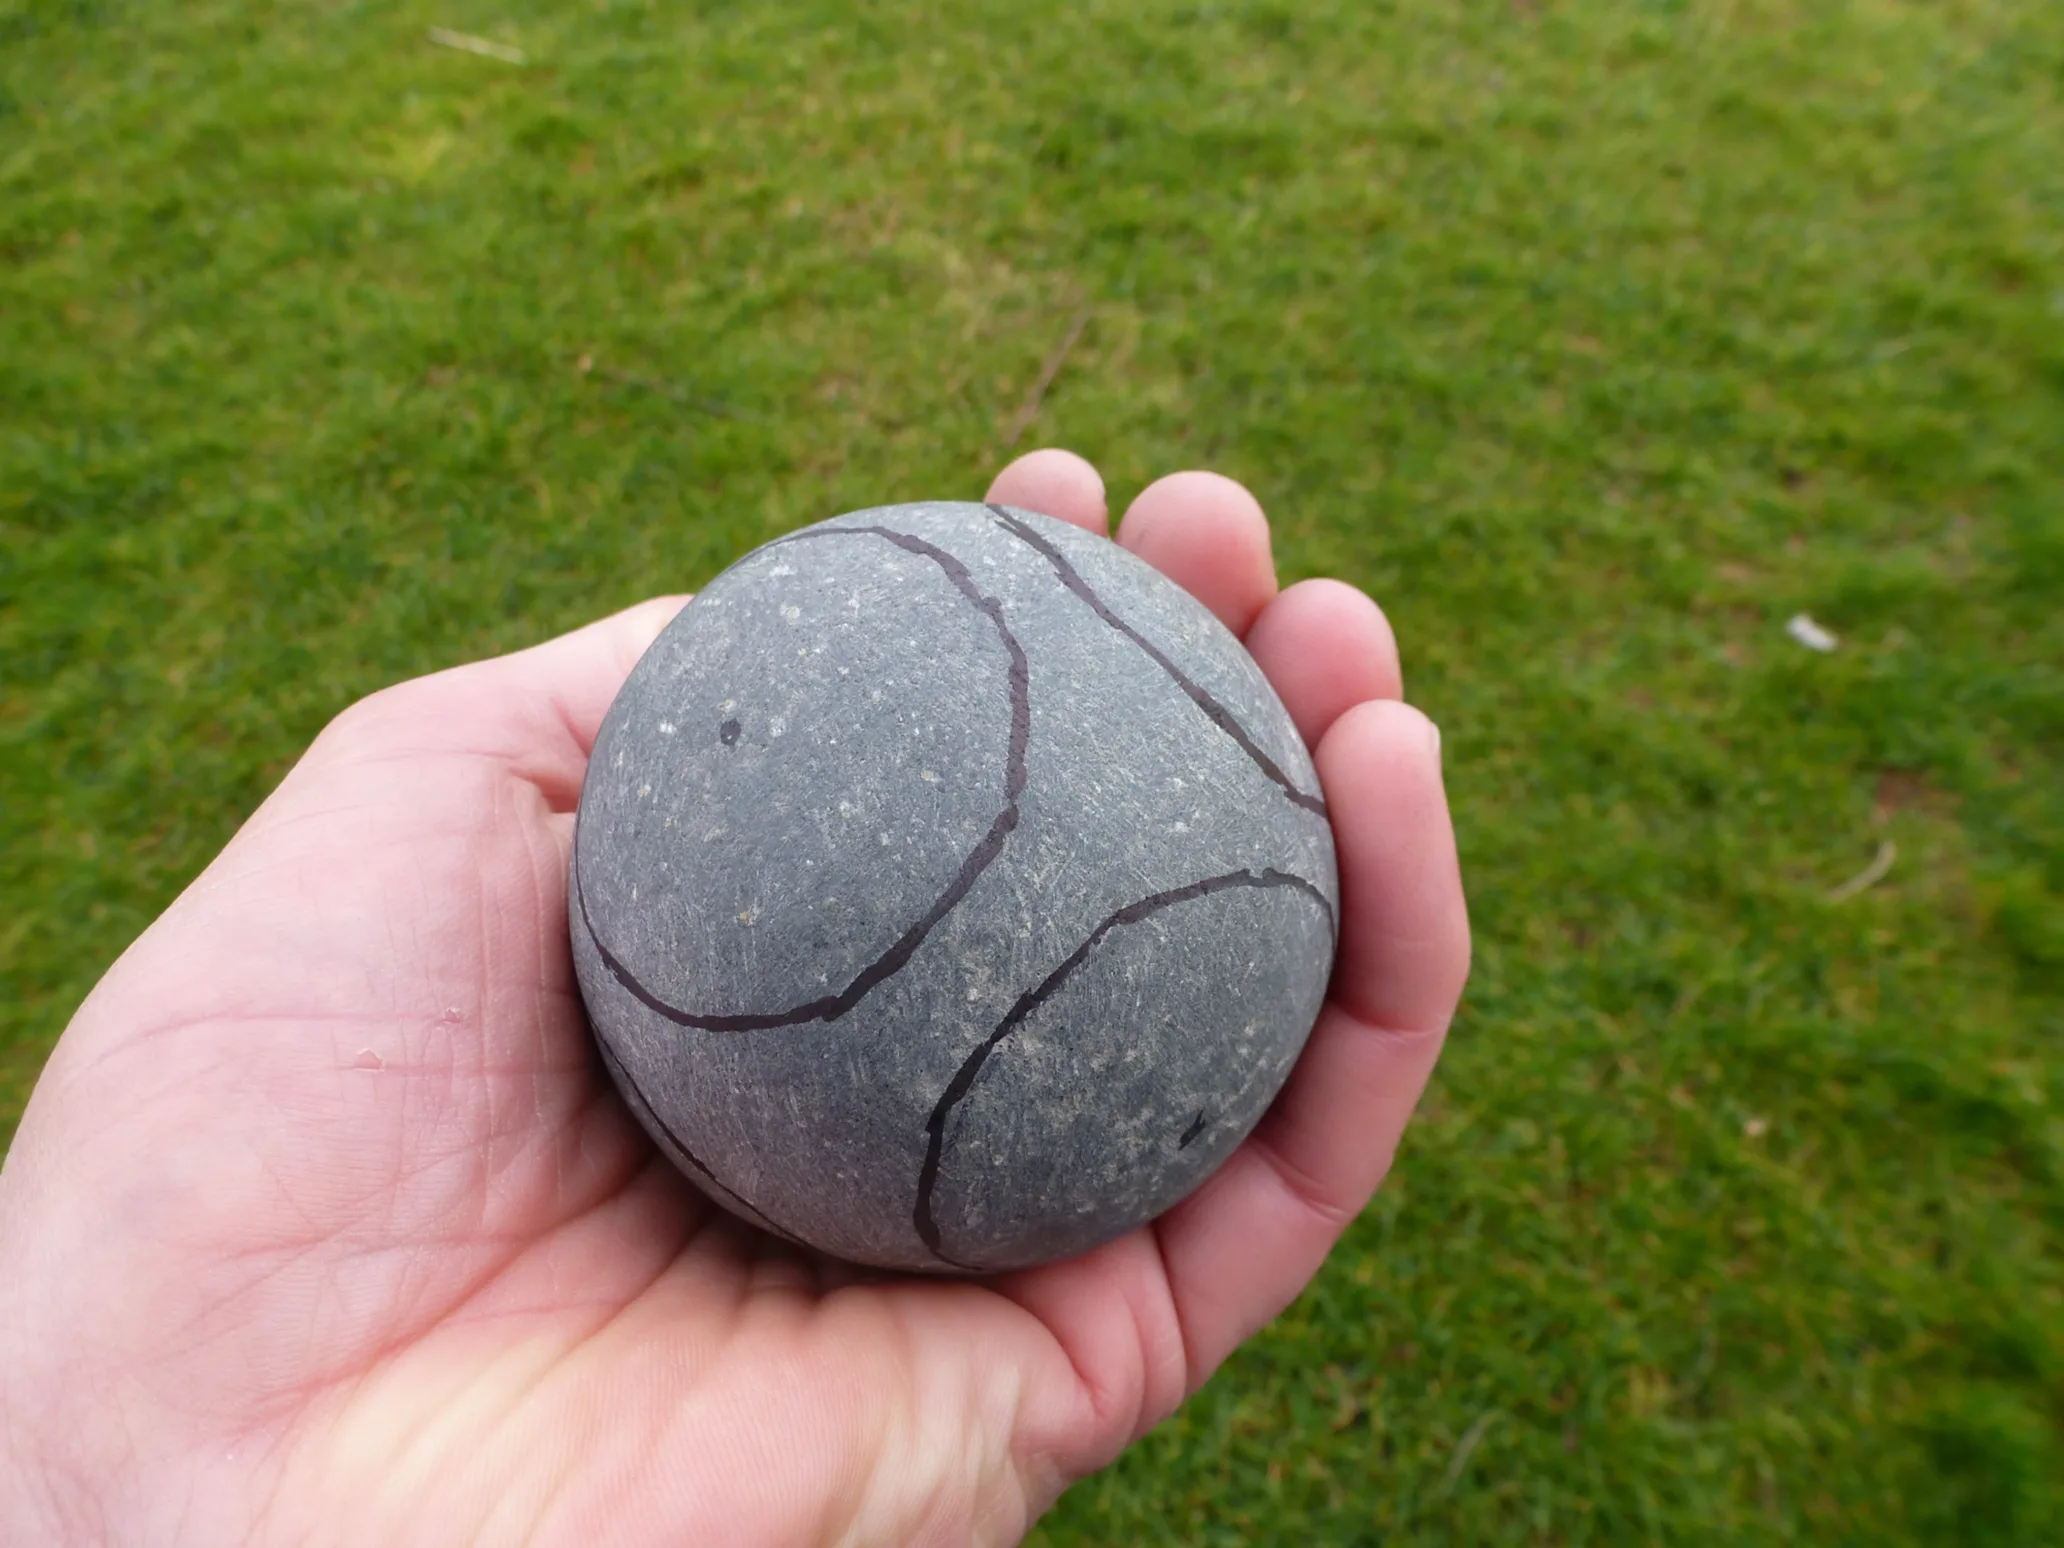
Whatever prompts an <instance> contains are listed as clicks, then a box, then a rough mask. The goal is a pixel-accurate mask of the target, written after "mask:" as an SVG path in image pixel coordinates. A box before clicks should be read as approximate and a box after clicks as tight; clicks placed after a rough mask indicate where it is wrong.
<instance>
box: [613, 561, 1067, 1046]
mask: <svg viewBox="0 0 2064 1548" xmlns="http://www.w3.org/2000/svg"><path fill="white" fill-rule="evenodd" d="M848 533H854V534H859V535H863V536H869V537H878V538H882V539H884V540H885V541H887V542H890V543H893V544H895V545H896V547H898V548H901V549H905V550H907V551H909V552H910V553H913V554H919V555H921V556H923V557H924V558H926V559H929V560H931V561H932V562H933V563H934V564H936V565H938V566H939V568H940V569H941V570H943V571H945V572H946V578H947V579H948V580H950V581H951V582H952V583H953V585H954V588H955V589H956V590H958V591H959V592H960V593H961V595H962V596H964V597H966V598H967V599H968V601H969V602H970V603H972V604H973V605H974V608H975V610H976V611H977V612H979V613H981V614H982V615H983V617H985V618H987V619H988V620H989V622H990V623H991V624H992V625H994V626H995V629H996V633H997V637H998V638H999V639H1001V640H1002V641H1003V647H1004V649H1005V650H1006V651H1007V652H1009V654H1010V696H1011V726H1010V751H1009V754H1008V755H1007V757H1006V759H1005V763H1004V776H1003V797H1004V806H1003V810H1002V811H1000V812H998V813H997V814H996V820H995V821H994V822H992V823H991V824H990V825H989V831H988V832H987V833H986V834H984V835H983V837H982V842H981V843H979V844H977V845H976V846H975V847H974V848H973V849H972V850H970V851H969V853H968V857H967V858H966V859H965V860H963V861H962V862H961V866H960V871H959V873H958V874H956V875H955V876H954V878H953V880H952V882H951V883H950V884H949V885H948V886H947V888H946V890H945V891H944V892H942V893H940V894H939V897H938V900H937V901H936V902H934V903H933V904H932V906H931V908H930V909H929V910H928V911H927V912H926V914H925V916H924V917H923V918H922V919H920V920H918V922H917V923H916V924H914V925H912V926H911V927H910V928H909V929H908V930H905V931H904V932H903V934H902V936H901V937H900V938H899V939H898V940H897V941H896V943H895V944H894V945H892V946H890V947H889V949H888V950H887V951H885V952H883V953H882V954H881V955H880V956H879V957H877V958H875V960H874V961H873V962H871V963H869V964H868V965H867V966H866V967H865V968H863V969H862V970H861V972H860V975H859V976H858V977H857V978H855V979H854V980H853V981H852V982H851V983H850V984H848V985H846V987H845V988H844V989H842V990H840V991H839V992H838V993H837V994H830V995H825V996H824V997H823V998H821V999H816V1000H812V1001H810V1002H809V1003H808V1004H807V1005H798V1006H796V1007H795V1008H794V1009H792V1010H785V1011H774V1012H771V1013H765V1014H758V1015H739V1016H718V1015H705V1014H702V1013H699V1012H696V1011H686V1010H682V1009H680V1008H679V1007H678V1006H674V1005H669V1004H668V1003H667V1002H666V1001H664V1000H662V999H661V998H660V997H659V996H658V995H656V994H654V993H653V992H652V991H651V990H649V989H647V988H646V987H645V986H644V985H643V984H642V983H640V982H639V981H638V979H637V977H636V976H635V975H634V974H633V973H632V972H631V970H630V969H629V968H628V967H626V966H624V964H623V963H622V962H620V961H618V960H617V958H616V957H615V955H614V954H612V953H611V951H610V950H609V948H608V947H607V946H605V945H603V944H602V937H601V936H600V935H599V934H597V933H596V930H595V922H594V920H592V919H591V918H589V917H588V898H587V892H586V889H585V888H583V887H582V885H581V879H580V851H579V844H578V837H577V836H576V843H575V849H574V863H573V892H574V900H575V902H576V903H577V904H578V906H579V908H580V916H581V923H582V924H583V925H584V926H586V928H587V932H588V939H589V940H591V941H593V942H594V943H595V950H596V951H597V952H599V953H600V954H601V957H602V965H603V966H604V967H606V968H608V969H609V972H610V975H611V976H612V977H613V978H615V979H616V981H617V982H618V983H620V984H622V985H623V986H624V988H625V989H627V990H628V991H629V992H630V994H631V996H632V998H634V999H636V1000H637V1001H638V1003H639V1004H641V1005H643V1006H644V1007H645V1008H646V1009H647V1010H650V1011H653V1012H655V1013H656V1014H658V1015H661V1016H664V1017H665V1018H666V1019H667V1020H668V1021H671V1022H673V1023H674V1024H675V1025H677V1026H683V1027H694V1028H696V1029H698V1030H699V1031H704V1032H760V1031H766V1030H768V1029H770V1028H773V1027H792V1026H800V1025H801V1024H802V1023H804V1022H809V1021H836V1020H838V1018H839V1017H841V1016H843V1015H845V1013H846V1012H847V1011H849V1010H851V1009H852V1008H853V1007H854V1006H855V1005H858V1004H859V1003H860V1001H861V1000H863V999H864V998H866V996H867V995H868V993H869V992H870V991H872V990H873V989H874V988H875V987H876V986H877V985H879V984H880V983H881V982H882V981H883V980H884V979H886V978H888V977H889V976H890V975H891V974H893V973H896V972H898V971H899V970H901V968H902V967H903V966H904V964H905V963H907V962H909V960H910V959H911V957H912V956H914V955H915V954H916V952H917V948H918V947H919V946H921V945H923V944H924V939H925V937H926V936H928V935H930V934H931V933H932V931H933V929H934V928H936V927H937V925H938V923H939V921H940V920H942V919H944V918H945V917H946V916H947V915H948V914H949V913H951V912H952V911H953V910H954V908H956V907H957V906H958V905H959V903H960V900H961V899H962V898H964V897H966V896H967V895H968V892H969V890H970V889H971V888H972V887H973V886H974V885H975V881H976V879H977V878H978V877H979V876H980V875H981V874H982V873H983V872H984V871H986V870H987V869H988V868H989V866H990V865H991V864H992V863H993V862H994V861H995V859H996V857H997V856H998V855H1000V854H1002V853H1003V841H1004V840H1005V839H1006V838H1008V837H1009V836H1010V834H1011V831H1012V830H1013V829H1015V828H1016V827H1017V825H1018V814H1019V808H1018V801H1019V798H1020V797H1022V796H1023V795H1024V793H1025V750H1026V745H1027V743H1028V742H1029V741H1030V739H1031V735H1032V669H1031V666H1030V664H1029V663H1028V662H1027V661H1026V659H1025V648H1024V647H1023V646H1022V645H1020V644H1019V643H1018V639H1017V636H1016V635H1014V634H1012V633H1011V631H1010V628H1009V626H1008V625H1007V624H1005V623H1004V621H1003V604H1002V603H1001V602H999V601H998V600H997V599H996V598H994V597H985V596H983V595H982V592H981V588H980V587H978V586H976V584H975V578H974V576H973V575H972V574H971V573H970V572H969V570H968V567H967V566H966V565H965V564H963V563H961V562H960V560H958V559H956V558H955V557H954V556H953V555H952V554H949V553H947V552H946V550H945V549H943V548H940V547H937V546H936V545H934V544H931V543H927V542H926V541H925V540H924V539H923V538H921V537H913V536H911V535H910V534H909V533H907V532H895V531H892V530H890V529H889V528H887V527H813V528H810V529H807V530H805V531H802V532H796V533H791V534H790V535H789V536H787V537H785V538H782V539H781V540H780V542H781V543H794V542H800V541H802V540H804V539H808V538H826V537H842V536H844V535H846V534H848ZM767 546H768V547H770V548H772V547H776V546H778V545H777V544H772V543H770V544H768V545H767Z"/></svg>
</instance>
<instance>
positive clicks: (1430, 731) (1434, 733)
mask: <svg viewBox="0 0 2064 1548" xmlns="http://www.w3.org/2000/svg"><path fill="white" fill-rule="evenodd" d="M1426 733H1427V736H1428V738H1429V740H1431V741H1432V743H1433V761H1434V763H1435V764H1436V765H1438V764H1439V763H1440V761H1441V755H1440V727H1439V726H1437V725H1435V724H1434V723H1433V722H1432V721H1430V720H1429V721H1427V722H1426Z"/></svg>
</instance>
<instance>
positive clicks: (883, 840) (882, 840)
mask: <svg viewBox="0 0 2064 1548" xmlns="http://www.w3.org/2000/svg"><path fill="white" fill-rule="evenodd" d="M874 837H875V841H876V842H877V843H879V844H880V845H881V846H882V848H884V849H886V848H888V847H889V836H888V834H886V833H877V834H875V836H874Z"/></svg>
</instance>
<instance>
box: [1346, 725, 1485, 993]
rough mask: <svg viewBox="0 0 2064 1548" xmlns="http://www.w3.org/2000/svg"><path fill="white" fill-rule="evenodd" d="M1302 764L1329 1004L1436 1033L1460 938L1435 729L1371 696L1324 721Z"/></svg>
mask: <svg viewBox="0 0 2064 1548" xmlns="http://www.w3.org/2000/svg"><path fill="white" fill-rule="evenodd" d="M1312 762H1313V763H1314V764H1315V765H1316V766H1317V768H1318V771H1319V780H1320V783H1321V784H1322V785H1323V786H1324V788H1325V792H1326V804H1327V806H1328V808H1329V809H1330V811H1331V813H1332V818H1333V840H1334V851H1335V855H1336V858H1337V860H1338V863H1339V866H1340V897H1341V922H1342V923H1341V941H1340V957H1339V962H1338V964H1337V966H1336V968H1335V970H1334V980H1333V982H1334V995H1335V997H1336V998H1337V999H1338V1000H1339V1001H1340V1002H1341V1003H1342V1004H1344V1005H1345V1006H1346V1007H1347V1009H1348V1010H1349V1011H1351V1012H1352V1013H1353V1014H1354V1015H1356V1016H1358V1017H1359V1018H1361V1019H1362V1020H1364V1021H1366V1022H1369V1023H1371V1024H1373V1025H1377V1026H1383V1027H1390V1028H1393V1029H1396V1030H1399V1031H1426V1030H1434V1029H1438V1028H1440V1027H1444V1026H1446V1025H1447V1022H1448V1019H1449V1018H1450V1017H1451V1016H1452V1015H1453V1014H1454V1011H1455V1006H1456V1004H1457V1002H1458V1001H1459V1000H1460V999H1461V996H1462V986H1463V984H1464V983H1465V982H1466V981H1467V979H1468V977H1469V959H1470V942H1469V909H1468V904H1467V902H1466V901H1465V899H1464V896H1463V890H1462V872H1461V863H1460V859H1459V857H1458V855H1457V852H1456V845H1455V830H1454V824H1453V822H1452V821H1451V819H1450V817H1449V813H1448V798H1447V792H1446V790H1445V789H1444V788H1443V785H1442V781H1441V744H1440V730H1439V728H1438V727H1437V726H1435V724H1434V723H1433V721H1432V720H1431V719H1429V718H1428V717H1427V716H1426V715H1425V714H1423V713H1422V712H1421V711H1419V710H1417V709H1415V708H1413V707H1412V706H1411V705H1409V704H1401V703H1398V702H1396V701H1394V700H1387V699H1377V700H1371V701H1369V702H1367V703H1363V704H1357V705H1355V706H1354V707H1353V708H1352V709H1349V710H1347V711H1346V712H1345V713H1343V714H1342V715H1341V716H1340V718H1339V719H1338V720H1336V721H1335V722H1334V723H1333V726H1332V729H1331V730H1329V731H1327V733H1326V735H1325V736H1324V737H1323V738H1322V739H1321V740H1320V742H1319V745H1318V748H1317V749H1316V750H1315V751H1314V752H1313V754H1312Z"/></svg>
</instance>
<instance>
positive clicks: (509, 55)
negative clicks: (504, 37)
mask: <svg viewBox="0 0 2064 1548" xmlns="http://www.w3.org/2000/svg"><path fill="white" fill-rule="evenodd" d="M429 35H430V41H431V42H432V43H435V44H436V45H437V46H438V47H439V48H455V49H457V50H459V52H461V53H463V54H478V55H480V56H481V57H482V58H483V59H499V60H501V62H502V63H503V64H522V63H523V50H522V49H520V48H511V47H510V46H509V45H508V44H506V43H497V42H495V41H494V40H493V39H492V38H476V37H474V36H473V34H472V33H470V32H453V31H452V30H451V29H450V28H449V27H432V28H431V29H430V34H429ZM586 368H587V360H586V357H583V358H582V369H583V370H585V369H586Z"/></svg>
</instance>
